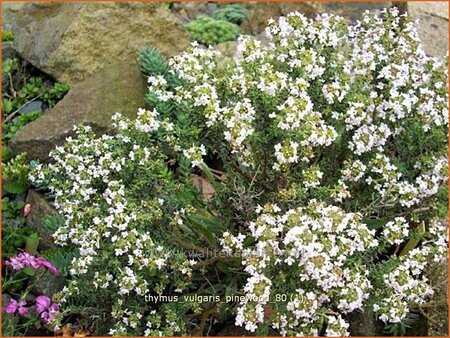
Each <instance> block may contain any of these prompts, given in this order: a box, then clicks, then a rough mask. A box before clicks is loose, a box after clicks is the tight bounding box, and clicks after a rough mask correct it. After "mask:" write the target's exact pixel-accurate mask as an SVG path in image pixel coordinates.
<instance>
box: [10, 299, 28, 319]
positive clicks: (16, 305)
mask: <svg viewBox="0 0 450 338" xmlns="http://www.w3.org/2000/svg"><path fill="white" fill-rule="evenodd" d="M26 304H27V302H26V301H25V300H21V301H20V302H18V301H17V300H15V299H12V298H11V300H10V301H9V304H8V305H7V306H6V313H9V314H14V313H16V311H17V312H19V314H20V315H21V316H24V315H26V314H27V313H28V310H30V308H28V307H25V305H26Z"/></svg>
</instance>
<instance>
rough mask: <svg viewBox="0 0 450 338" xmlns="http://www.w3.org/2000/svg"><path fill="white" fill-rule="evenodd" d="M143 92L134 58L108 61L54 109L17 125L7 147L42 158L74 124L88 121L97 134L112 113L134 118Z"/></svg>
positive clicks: (140, 77)
mask: <svg viewBox="0 0 450 338" xmlns="http://www.w3.org/2000/svg"><path fill="white" fill-rule="evenodd" d="M146 91H147V87H146V81H145V79H144V77H143V76H142V74H141V73H140V70H139V63H138V60H137V58H136V57H129V58H128V60H125V61H119V62H116V63H114V64H110V65H108V66H106V67H105V68H104V69H102V70H101V71H100V72H98V73H96V74H95V75H93V76H92V77H91V78H89V79H87V80H85V81H83V82H82V83H78V84H76V85H75V86H74V87H73V88H72V89H71V90H70V91H69V93H68V94H67V95H66V96H65V97H64V98H63V99H62V100H61V101H60V102H58V104H57V105H56V106H55V107H54V108H52V109H50V110H48V111H46V113H45V114H44V115H43V116H41V117H40V118H39V119H37V120H36V121H34V122H31V123H29V124H27V125H26V126H25V127H23V128H21V129H20V130H19V131H18V132H17V133H16V135H15V136H14V138H13V139H12V140H11V143H10V149H11V151H12V152H13V153H14V154H17V153H21V152H26V153H27V154H28V157H29V159H39V160H42V161H46V160H48V153H49V151H50V150H51V149H53V148H54V147H55V145H60V144H62V143H63V142H64V140H65V138H66V137H67V136H70V135H72V134H73V126H74V125H78V124H80V123H83V124H89V125H91V126H92V127H93V129H94V131H95V132H97V133H98V134H101V133H104V132H106V131H107V130H108V128H109V127H110V125H111V116H112V115H113V114H114V113H115V112H121V113H122V114H123V115H125V116H128V117H134V116H135V114H136V112H137V109H138V108H139V107H143V106H144V105H145V102H144V95H145V93H146Z"/></svg>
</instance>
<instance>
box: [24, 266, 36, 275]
mask: <svg viewBox="0 0 450 338" xmlns="http://www.w3.org/2000/svg"><path fill="white" fill-rule="evenodd" d="M22 271H23V272H24V273H25V274H27V275H28V276H34V275H36V270H34V269H33V268H32V267H31V266H27V267H26V268H24V269H22Z"/></svg>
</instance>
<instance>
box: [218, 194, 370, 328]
mask: <svg viewBox="0 0 450 338" xmlns="http://www.w3.org/2000/svg"><path fill="white" fill-rule="evenodd" d="M248 236H251V237H252V238H254V239H255V240H256V243H255V244H254V246H253V247H252V248H251V249H250V248H244V247H243V246H242V243H243V241H244V240H245V239H246V236H245V235H244V234H242V233H240V234H239V235H238V236H236V237H234V236H233V235H231V234H230V233H226V234H225V236H224V237H223V239H222V245H223V246H224V250H225V251H226V252H228V253H230V252H241V254H242V257H243V261H242V263H243V265H244V270H245V271H246V272H247V273H249V274H250V277H249V278H248V279H247V284H246V286H245V287H244V292H245V294H246V301H244V302H242V303H241V304H240V307H239V309H238V314H237V317H236V325H244V326H245V328H246V329H247V330H250V331H255V330H256V328H257V327H258V325H260V324H262V323H265V322H267V318H265V317H264V308H265V307H266V306H267V305H268V304H269V300H270V299H271V298H270V296H271V291H272V292H273V294H276V292H275V291H273V289H276V290H279V284H278V283H280V284H282V281H281V280H279V278H277V277H276V275H280V274H283V273H285V272H287V271H290V270H291V271H296V276H295V278H296V282H297V281H298V283H299V284H297V283H296V285H302V284H303V285H304V286H303V287H298V288H296V289H295V290H290V292H293V293H292V294H293V295H295V297H294V298H293V299H292V300H288V302H287V303H286V304H285V308H284V309H280V306H278V311H279V312H278V313H276V314H275V315H274V316H273V318H270V324H271V326H272V327H273V328H275V329H278V330H280V333H281V334H283V335H286V334H289V333H292V332H296V334H299V335H317V333H318V332H319V330H320V324H319V323H321V320H322V318H321V315H322V314H323V313H326V312H327V309H328V308H331V307H333V306H334V307H336V308H337V309H339V311H340V313H342V314H345V313H349V312H352V311H355V310H357V309H362V308H363V303H364V301H365V300H366V299H368V297H369V295H370V290H371V288H372V285H371V282H370V281H369V279H368V270H367V268H366V267H365V266H364V265H363V264H360V263H358V262H357V261H355V260H354V257H355V256H357V255H358V253H362V252H365V251H366V250H368V249H370V248H373V247H376V246H377V245H378V241H377V239H376V238H375V231H374V230H369V229H368V228H367V226H366V225H365V224H363V223H362V222H361V216H360V215H358V214H351V213H345V212H344V211H343V210H341V209H339V208H338V207H335V206H327V205H325V204H323V203H320V202H318V201H315V200H313V201H311V203H310V204H309V205H308V206H307V207H305V208H302V207H300V208H297V209H290V210H288V211H287V212H285V213H282V212H281V210H280V208H279V207H278V206H276V205H268V206H266V207H264V209H263V213H261V214H260V215H259V216H258V218H257V220H256V221H255V222H250V224H249V235H248ZM274 273H275V275H274ZM274 279H275V280H274ZM329 321H330V325H329V327H328V330H329V331H328V332H329V334H330V335H333V332H334V333H335V334H337V335H346V334H348V332H347V330H346V329H347V328H348V325H349V324H348V323H347V322H345V320H344V319H343V318H341V317H338V318H337V317H333V316H331V317H329ZM331 324H332V325H331Z"/></svg>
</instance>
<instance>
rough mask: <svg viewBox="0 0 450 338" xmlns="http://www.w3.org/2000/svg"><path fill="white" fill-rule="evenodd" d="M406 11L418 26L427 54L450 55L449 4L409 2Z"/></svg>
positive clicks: (436, 55)
mask: <svg viewBox="0 0 450 338" xmlns="http://www.w3.org/2000/svg"><path fill="white" fill-rule="evenodd" d="M405 7H406V8H405V10H406V11H407V12H408V14H409V15H410V16H412V17H413V19H418V22H417V24H416V27H417V30H418V33H419V37H420V40H421V41H422V44H423V47H424V49H425V52H426V53H427V54H428V55H430V56H435V57H444V56H445V55H446V54H447V53H448V2H408V3H407V4H406V6H405Z"/></svg>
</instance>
